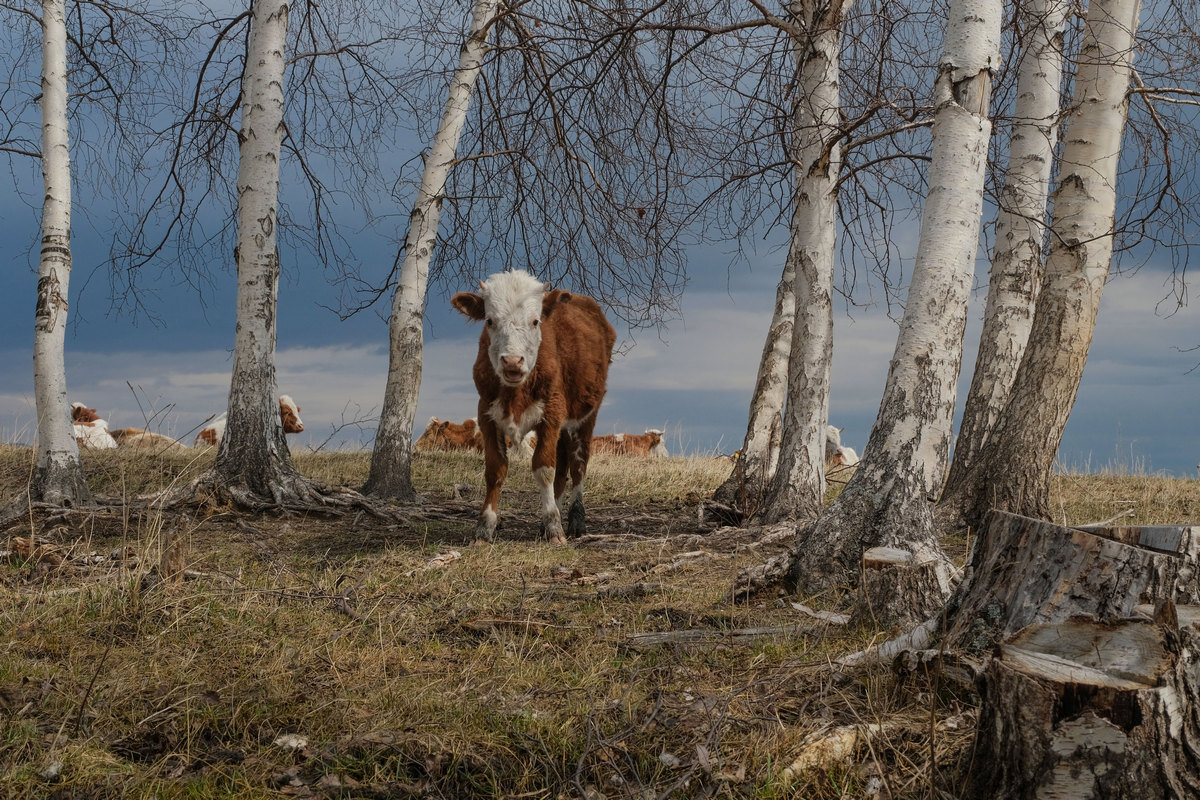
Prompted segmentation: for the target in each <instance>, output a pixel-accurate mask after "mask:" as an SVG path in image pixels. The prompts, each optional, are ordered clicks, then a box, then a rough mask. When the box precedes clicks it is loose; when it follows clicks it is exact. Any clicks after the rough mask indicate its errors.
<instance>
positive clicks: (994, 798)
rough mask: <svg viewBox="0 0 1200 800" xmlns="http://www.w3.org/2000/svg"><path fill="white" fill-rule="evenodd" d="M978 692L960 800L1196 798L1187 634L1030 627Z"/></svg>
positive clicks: (1198, 666)
mask: <svg viewBox="0 0 1200 800" xmlns="http://www.w3.org/2000/svg"><path fill="white" fill-rule="evenodd" d="M1182 610H1183V609H1181V611H1182ZM1180 617H1181V618H1189V619H1195V614H1194V612H1189V613H1182V614H1180ZM978 684H979V689H980V697H981V701H982V706H981V710H980V716H979V725H978V730H977V733H976V739H975V746H974V751H973V754H972V760H971V766H970V768H969V772H968V778H967V790H966V794H965V795H964V796H965V797H966V798H968V800H971V799H973V798H981V799H982V798H986V799H987V800H1007V799H1008V798H1014V800H1015V798H1056V799H1057V800H1066V799H1067V798H1070V799H1071V800H1109V799H1110V798H1111V799H1112V800H1118V799H1119V800H1129V799H1131V798H1155V800H1157V799H1158V798H1180V799H1181V800H1182V798H1195V797H1198V796H1200V749H1198V748H1197V742H1200V717H1198V716H1197V715H1196V713H1195V710H1194V709H1195V703H1194V699H1195V698H1196V697H1197V691H1200V633H1198V632H1197V630H1196V628H1194V627H1190V626H1188V627H1184V628H1182V629H1174V628H1172V627H1171V626H1169V625H1163V624H1159V623H1155V622H1152V621H1150V620H1134V619H1130V620H1122V621H1117V622H1097V621H1095V620H1091V619H1085V618H1074V619H1070V620H1067V621H1064V622H1060V623H1054V624H1038V625H1031V626H1029V627H1027V628H1025V629H1024V630H1022V631H1020V632H1019V633H1017V634H1016V635H1015V636H1011V637H1009V638H1007V639H1006V640H1005V641H1004V642H1003V643H1002V644H1001V645H999V646H998V647H997V648H996V652H995V653H994V654H993V656H992V658H991V659H989V661H988V663H987V665H986V666H985V668H984V670H983V672H982V673H981V675H980V678H979V681H978Z"/></svg>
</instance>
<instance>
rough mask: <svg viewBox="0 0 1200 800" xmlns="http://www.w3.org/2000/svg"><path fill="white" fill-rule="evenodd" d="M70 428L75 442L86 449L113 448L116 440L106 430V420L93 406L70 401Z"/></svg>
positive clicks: (115, 445)
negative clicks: (89, 406)
mask: <svg viewBox="0 0 1200 800" xmlns="http://www.w3.org/2000/svg"><path fill="white" fill-rule="evenodd" d="M71 429H72V431H73V432H74V434H75V443H76V444H78V445H79V446H80V447H82V448H84V449H86V450H115V449H116V447H117V440H116V439H114V438H113V437H112V434H111V433H109V430H108V422H107V421H106V420H103V419H101V418H100V413H99V412H98V411H96V409H94V408H88V407H87V406H86V405H84V404H83V403H71Z"/></svg>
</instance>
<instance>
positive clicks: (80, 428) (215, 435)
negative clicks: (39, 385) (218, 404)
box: [71, 394, 304, 451]
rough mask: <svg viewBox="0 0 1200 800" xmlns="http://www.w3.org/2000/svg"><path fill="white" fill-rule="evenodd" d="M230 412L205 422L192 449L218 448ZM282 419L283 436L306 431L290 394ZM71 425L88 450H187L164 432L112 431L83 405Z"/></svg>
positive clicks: (76, 406)
mask: <svg viewBox="0 0 1200 800" xmlns="http://www.w3.org/2000/svg"><path fill="white" fill-rule="evenodd" d="M227 419H228V412H224V411H223V412H221V413H220V414H218V415H216V416H214V417H209V419H208V420H207V421H205V422H204V423H203V425H204V427H202V428H201V429H200V432H199V433H197V434H196V438H195V441H194V442H193V443H192V446H193V447H216V446H217V445H218V444H220V443H221V437H222V436H224V434H225V423H226V421H227ZM279 419H280V422H282V423H283V432H284V433H300V432H301V431H303V430H304V422H303V421H301V419H300V406H298V405H296V402H295V401H294V400H292V398H291V397H290V396H288V395H286V394H285V395H281V396H280V398H279ZM71 423H72V427H73V428H74V431H75V441H76V442H77V443H78V444H79V446H80V448H82V449H85V450H115V449H117V448H141V449H153V450H157V451H164V450H180V449H184V450H186V449H188V446H187V445H186V444H184V443H183V442H180V441H177V440H176V439H172V438H171V437H170V436H164V435H162V434H161V433H153V432H152V431H147V430H143V429H141V428H116V429H110V428H109V427H108V421H107V420H105V419H103V418H102V417H101V416H100V414H99V412H98V411H96V409H94V408H88V407H87V405H86V404H84V403H72V404H71Z"/></svg>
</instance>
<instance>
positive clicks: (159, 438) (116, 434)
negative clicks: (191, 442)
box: [111, 428, 188, 452]
mask: <svg viewBox="0 0 1200 800" xmlns="http://www.w3.org/2000/svg"><path fill="white" fill-rule="evenodd" d="M111 433H112V437H113V438H114V439H116V440H117V446H118V447H120V448H122V449H125V448H137V449H139V450H155V451H158V452H162V451H166V450H179V449H181V448H182V449H184V450H187V449H188V446H187V445H186V444H184V443H183V442H177V441H175V440H174V439H172V438H171V437H170V436H163V435H162V434H161V433H152V432H150V431H147V430H142V429H141V428H117V429H116V430H115V431H112V432H111Z"/></svg>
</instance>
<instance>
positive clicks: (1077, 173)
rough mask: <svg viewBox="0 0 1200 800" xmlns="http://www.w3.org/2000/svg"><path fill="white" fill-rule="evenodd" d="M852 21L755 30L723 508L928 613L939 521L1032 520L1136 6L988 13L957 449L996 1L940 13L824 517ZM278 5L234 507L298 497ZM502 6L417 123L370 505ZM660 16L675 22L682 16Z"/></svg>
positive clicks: (51, 335)
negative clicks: (778, 251) (763, 110)
mask: <svg viewBox="0 0 1200 800" xmlns="http://www.w3.org/2000/svg"><path fill="white" fill-rule="evenodd" d="M852 8H853V0H842V2H834V3H829V2H817V0H791V2H788V3H786V4H785V5H784V6H783V7H782V9H781V13H780V14H779V15H778V16H771V17H769V21H770V24H772V25H775V26H777V27H779V28H780V29H781V30H782V31H783V32H784V34H785V35H786V37H787V41H788V44H789V48H788V49H789V53H790V58H791V59H792V63H793V66H794V75H795V77H794V81H795V82H796V85H797V88H796V90H795V91H794V92H792V93H791V94H790V95H789V97H791V98H793V100H792V107H791V109H790V113H789V118H790V119H789V125H788V128H787V131H788V134H787V136H786V138H785V139H784V147H785V150H786V152H785V154H784V155H785V160H786V162H787V163H788V164H790V165H792V166H791V169H792V171H793V178H792V181H791V191H790V198H789V199H788V206H789V209H790V211H789V217H788V225H787V232H788V248H787V253H786V257H785V259H784V263H783V268H782V275H781V279H780V282H779V286H778V293H777V301H776V306H775V313H774V316H773V318H772V320H771V322H770V325H769V329H768V335H767V338H766V340H765V343H764V347H763V355H762V361H761V366H760V369H759V376H758V382H757V386H756V388H755V392H754V398H753V401H752V405H751V407H750V409H749V414H748V423H747V429H746V435H745V441H744V445H743V448H742V453H743V458H742V459H741V460H740V461H739V462H738V464H737V466H736V468H735V470H734V473H733V474H732V475H731V476H730V481H729V482H728V483H727V484H726V486H725V487H723V488H722V492H723V493H724V496H726V497H727V498H732V499H733V500H734V501H735V503H736V504H739V505H740V506H741V508H742V511H743V512H744V513H745V515H746V517H747V519H749V520H750V521H752V522H757V523H760V524H762V523H770V524H777V523H786V524H791V525H795V526H796V529H797V532H798V535H799V537H800V539H799V540H800V541H801V542H804V543H806V544H805V545H804V546H802V547H800V548H799V549H798V550H797V552H796V559H795V563H794V564H793V565H792V574H793V577H794V579H795V581H796V583H797V585H798V586H799V587H800V588H801V589H803V590H805V591H817V590H820V589H822V588H824V587H827V586H830V585H834V584H842V583H847V582H850V583H853V580H854V578H853V576H854V575H856V574H857V572H858V569H859V566H858V560H859V559H860V557H861V555H862V552H863V550H864V549H868V548H871V547H887V548H893V549H896V550H900V551H904V552H907V553H908V554H910V556H911V557H912V558H913V559H915V560H916V561H918V562H920V563H927V564H931V565H933V574H934V575H935V576H936V580H934V581H933V583H932V584H931V585H932V586H933V587H934V588H933V589H932V590H931V591H932V595H931V596H929V597H924V598H915V599H909V600H906V602H911V603H914V604H915V606H917V607H928V606H930V605H932V604H936V603H937V602H940V601H941V600H944V599H945V595H946V594H947V593H948V591H949V587H950V584H951V581H952V577H953V576H952V574H951V573H952V569H951V567H950V565H949V562H948V560H947V559H946V557H945V555H944V554H943V553H942V551H941V548H940V546H939V544H938V537H939V534H940V533H941V532H942V531H944V530H945V529H946V527H948V526H959V527H961V526H969V525H977V524H978V523H979V522H980V520H981V519H982V516H983V514H984V513H986V511H987V510H988V509H989V508H990V507H993V506H996V507H1000V508H1003V509H1005V510H1009V511H1015V512H1019V513H1025V514H1029V515H1031V516H1045V514H1046V513H1047V509H1046V503H1047V497H1048V485H1049V478H1050V472H1051V469H1052V466H1053V461H1054V457H1055V453H1056V451H1057V448H1058V444H1059V442H1060V440H1061V437H1062V433H1063V429H1064V427H1065V424H1066V421H1067V417H1068V415H1069V413H1070V410H1071V407H1072V404H1073V402H1074V397H1075V392H1076V390H1077V388H1078V386H1079V381H1080V377H1081V375H1082V370H1083V366H1084V363H1085V361H1086V357H1087V350H1088V345H1089V343H1090V340H1091V332H1092V329H1093V327H1094V325H1095V322H1096V314H1097V310H1098V307H1099V300H1100V295H1101V291H1102V289H1103V286H1104V283H1105V277H1106V275H1107V273H1108V270H1109V262H1110V260H1111V258H1112V244H1113V219H1114V206H1115V202H1116V181H1117V164H1118V159H1119V156H1120V146H1121V139H1122V131H1123V127H1124V123H1125V119H1126V114H1127V109H1128V103H1129V87H1130V81H1131V74H1132V61H1133V54H1134V51H1135V45H1136V42H1135V34H1136V31H1137V23H1138V14H1139V3H1138V2H1137V1H1136V0H1091V2H1089V3H1088V5H1087V8H1086V11H1085V12H1084V15H1085V16H1084V19H1083V20H1082V22H1081V29H1082V37H1081V44H1080V49H1079V52H1077V53H1068V52H1065V48H1064V46H1063V42H1064V35H1063V30H1064V27H1065V26H1066V25H1067V23H1068V21H1069V19H1070V17H1069V15H1070V14H1071V13H1072V10H1073V9H1074V6H1073V5H1072V4H1070V3H1067V2H1065V0H1027V2H1022V3H1019V4H1018V5H1017V6H1016V7H1015V9H1014V11H1013V14H1014V15H1016V17H1017V25H1018V27H1019V29H1020V30H1021V31H1022V34H1021V36H1020V37H1019V41H1018V42H1017V45H1018V47H1017V50H1016V55H1017V64H1016V66H1015V68H1016V69H1017V70H1018V76H1019V77H1018V92H1017V97H1016V102H1015V107H1014V108H1013V110H1012V115H1011V116H1012V119H1013V123H1012V130H1011V131H1010V136H1009V140H1010V142H1011V145H1010V147H1009V149H1008V152H1007V159H1008V162H1007V164H1006V165H1005V166H1004V169H1003V174H1004V175H1005V179H1004V184H1003V189H1002V192H1001V194H1000V196H999V204H998V205H999V208H998V211H999V219H998V220H997V222H996V235H995V237H994V240H995V247H994V251H993V252H992V253H990V260H991V263H992V269H991V279H990V286H989V291H988V299H987V310H986V318H985V322H984V330H983V336H982V341H981V343H980V349H979V356H978V358H977V360H976V371H975V375H974V379H973V381H972V386H971V390H970V394H969V395H968V397H967V399H966V415H965V418H964V421H963V424H962V428H961V431H960V432H959V436H958V440H957V442H956V443H955V442H954V440H953V431H952V429H951V422H952V418H953V413H954V409H955V405H956V402H957V398H956V396H955V391H956V389H955V387H956V383H957V379H958V374H959V370H960V367H961V364H962V357H963V346H964V341H963V332H964V328H965V320H966V309H967V300H968V295H969V292H970V289H971V285H972V278H973V275H974V269H975V263H976V259H977V255H978V253H977V248H978V242H979V240H980V229H981V224H982V218H983V211H984V189H985V171H986V168H987V167H988V160H989V143H990V141H991V139H992V124H991V115H990V106H991V99H992V98H991V94H992V85H993V81H994V80H995V78H996V76H997V74H998V72H999V70H1001V68H1002V65H1001V63H1000V61H1001V53H1000V43H1001V25H1002V18H1003V15H1004V11H1005V7H1004V4H1002V3H1001V2H1000V0H970V1H969V2H968V0H953V2H951V3H950V4H949V13H948V17H947V18H946V20H945V39H944V43H943V46H942V52H941V57H940V59H939V61H938V64H937V69H936V73H937V74H936V79H935V81H934V84H933V94H932V97H933V102H932V106H931V107H930V108H929V114H928V120H925V122H928V123H929V124H930V125H931V126H932V145H931V147H932V151H931V154H930V158H929V168H928V174H927V176H926V183H927V190H926V192H925V203H924V207H923V212H922V219H921V233H920V240H919V245H918V249H917V254H916V258H915V263H914V264H913V267H912V274H911V279H910V281H909V286H908V293H907V299H906V302H905V306H904V308H905V310H904V314H903V318H902V320H901V323H900V327H899V335H898V337H897V341H896V348H895V353H894V356H893V358H892V361H891V368H890V370H889V373H888V376H887V381H886V385H885V386H884V387H883V395H882V402H881V405H880V409H879V413H878V417H877V419H876V421H875V424H874V427H873V429H872V431H871V435H870V438H869V440H868V442H867V444H866V447H865V449H864V452H863V458H862V462H861V464H860V465H859V467H858V469H857V471H856V472H855V474H854V476H853V478H852V479H851V480H850V482H849V484H848V485H847V486H846V488H845V490H844V491H843V492H842V494H841V495H840V496H839V498H838V499H837V500H836V501H835V502H834V503H833V505H832V506H830V507H828V508H822V498H823V496H824V490H825V475H824V436H825V426H826V424H827V422H828V418H829V376H830V369H831V363H832V353H833V335H834V320H833V300H834V291H835V290H834V270H835V253H836V248H837V246H838V243H837V232H838V230H839V222H838V214H837V210H838V198H839V191H840V187H841V179H842V177H843V174H842V172H843V158H842V152H843V150H844V149H845V148H847V147H852V146H854V138H853V137H854V133H853V130H851V129H850V127H849V126H848V125H847V124H846V120H845V119H844V116H843V114H842V108H843V98H842V96H841V93H842V91H843V89H842V85H841V80H840V68H839V54H840V52H841V51H842V48H843V46H844V42H843V41H842V35H841V34H842V27H843V21H844V20H845V18H846V15H847V14H848V13H849V12H850V11H851V9H852ZM290 11H291V9H290V6H289V4H288V3H286V2H282V0H273V1H272V0H258V1H257V2H254V3H252V4H251V6H250V15H249V26H250V28H249V29H250V35H249V43H248V48H247V51H246V61H245V69H244V74H243V76H242V82H241V104H240V107H241V113H240V131H239V135H238V141H239V169H238V178H237V188H236V192H237V196H236V199H237V214H236V225H237V247H236V250H235V261H236V266H237V273H238V296H237V337H236V344H235V348H234V364H233V373H232V380H231V386H230V394H229V424H228V428H227V433H226V436H225V438H224V439H223V440H222V443H221V446H220V450H219V453H218V457H217V464H216V466H215V468H214V474H213V476H212V478H211V481H210V482H211V483H212V485H214V486H216V487H217V488H218V489H220V490H222V491H229V492H231V493H232V495H233V496H234V499H237V500H239V501H245V502H247V503H250V504H251V505H253V504H254V503H255V502H258V503H260V504H271V503H275V504H278V503H283V502H303V501H307V500H313V499H315V494H314V492H315V490H314V489H313V488H312V487H311V486H309V485H308V484H307V483H306V482H305V481H304V480H303V479H302V478H301V477H300V476H299V475H298V474H297V472H296V469H295V467H294V466H293V465H292V463H291V459H290V456H289V454H288V451H287V446H286V444H285V442H284V438H283V434H282V430H281V428H280V425H279V420H278V416H277V414H276V413H275V411H274V397H275V395H276V391H275V387H274V382H275V366H274V352H275V306H276V302H277V291H278V282H279V277H280V271H281V264H280V259H279V247H278V243H277V230H278V221H277V212H278V202H279V191H280V185H279V181H280V169H279V166H280V160H281V143H282V141H283V137H284V133H285V130H284V92H283V87H284V83H285V80H286V79H287V64H288V56H287V52H286V50H287V46H288V22H289V13H290ZM512 13H513V10H512V9H509V8H507V7H505V6H502V5H501V4H499V3H498V2H497V0H476V2H474V3H473V5H472V7H471V9H470V14H469V17H468V19H467V21H466V28H465V35H464V39H463V42H462V47H461V52H460V58H459V62H458V65H457V68H456V69H455V70H454V71H453V75H452V77H451V78H450V81H449V86H448V88H447V91H446V95H445V97H446V99H445V105H444V107H443V111H442V116H441V121H440V124H439V125H438V127H437V132H436V134H435V135H434V137H433V139H432V141H431V142H430V143H429V148H428V150H427V152H426V153H425V155H424V172H423V175H422V178H421V183H420V187H419V189H418V191H417V195H416V199H415V201H414V202H413V206H412V209H411V212H410V214H409V217H408V228H407V232H406V236H405V245H404V248H403V259H402V262H401V265H400V268H399V272H398V276H397V278H396V282H395V287H394V294H393V295H392V304H391V315H390V345H391V346H390V364H389V371H388V379H387V388H386V391H385V397H384V399H383V405H382V414H381V418H380V421H379V427H378V432H377V435H376V441H375V450H374V454H373V458H372V462H371V472H370V477H369V479H368V482H367V485H366V487H365V488H366V491H367V492H369V493H371V494H374V495H378V496H381V497H386V498H392V499H399V500H402V501H403V500H411V499H412V498H414V497H415V493H414V491H413V487H412V482H411V470H410V456H411V442H412V436H413V426H414V417H415V411H416V403H417V395H418V391H419V387H420V378H421V358H422V333H423V327H424V308H425V303H426V299H427V287H428V285H429V275H430V269H431V262H432V261H433V259H434V257H435V252H436V246H437V242H438V240H439V221H440V218H441V213H442V205H443V201H444V200H445V197H446V187H447V182H448V180H449V178H450V176H451V175H452V171H453V170H454V168H455V167H456V165H457V164H459V163H460V159H462V158H463V154H460V153H458V147H459V141H460V137H461V135H462V132H463V130H464V127H465V126H466V125H467V119H468V111H469V110H470V109H471V107H472V101H473V99H474V98H475V96H476V94H477V83H478V81H479V80H480V76H481V75H485V74H486V72H487V69H488V67H489V63H490V62H489V58H490V57H491V56H493V55H494V54H493V47H492V45H490V44H489V41H490V39H489V37H490V36H491V35H492V32H493V30H494V29H495V28H496V27H497V26H498V25H499V24H501V23H502V22H503V20H504V19H505V18H506V15H511V14H512ZM64 19H65V0H46V2H45V4H44V6H43V10H42V29H43V34H44V38H43V48H42V52H43V58H44V61H43V73H42V74H43V100H42V111H43V126H42V131H43V137H44V138H43V143H42V164H43V172H44V176H45V206H44V211H43V236H42V254H41V263H40V271H39V281H38V302H37V313H36V337H35V378H36V380H35V385H36V392H37V406H38V414H39V426H38V433H39V445H38V462H37V470H36V475H35V479H34V487H35V490H36V491H35V494H36V495H37V496H38V497H39V498H41V499H44V500H47V501H49V502H84V501H86V500H87V488H86V484H85V482H84V481H83V477H82V468H81V466H80V461H79V454H78V450H77V448H76V445H75V441H74V438H73V437H72V436H71V428H70V420H69V407H68V401H67V394H66V379H65V371H64V362H63V340H64V332H65V325H66V317H67V307H68V306H67V302H66V298H67V292H68V279H69V276H70V268H71V256H70V246H69V237H70V207H71V201H70V168H69V157H68V143H67V133H66V132H67V105H66V99H65V98H66V93H67V55H66V54H67V37H66V29H65V23H64ZM660 24H661V23H660ZM688 24H689V25H692V23H688ZM679 25H680V27H681V28H684V27H687V26H685V25H684V22H683V21H682V20H681V21H679ZM704 33H705V34H706V35H715V34H716V32H711V31H704ZM493 60H494V59H493ZM1065 71H1073V76H1074V77H1073V81H1072V82H1071V83H1070V86H1071V89H1070V93H1069V95H1068V96H1062V94H1061V87H1062V86H1063V85H1064V80H1063V75H1064V72H1065ZM547 94H549V93H547ZM547 99H548V100H549V99H552V98H549V97H548V98H547ZM1063 131H1065V135H1064V134H1063ZM1060 140H1061V141H1060ZM1052 175H1056V176H1057V177H1056V181H1055V183H1054V184H1053V185H1052V184H1051V176H1052ZM1049 197H1053V198H1054V203H1053V207H1052V208H1051V206H1050V204H1049V203H1048V198H1049ZM638 216H639V217H640V216H641V214H639V215H638ZM952 444H953V454H954V457H953V461H951V458H950V454H951V452H952ZM719 494H720V492H719ZM256 498H257V499H256Z"/></svg>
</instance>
